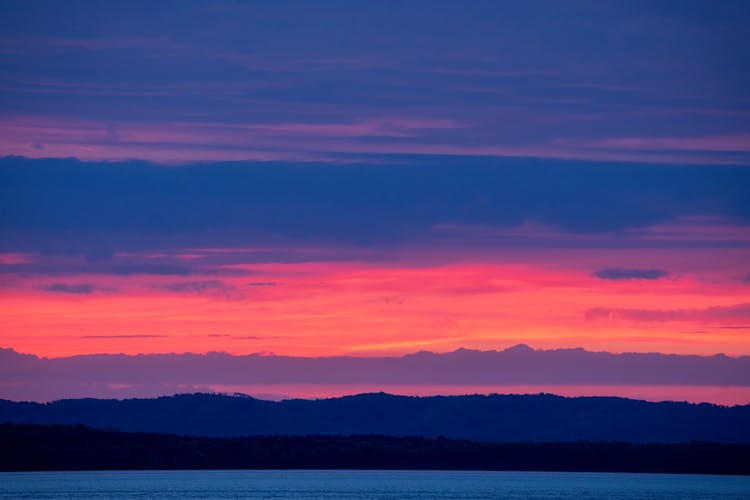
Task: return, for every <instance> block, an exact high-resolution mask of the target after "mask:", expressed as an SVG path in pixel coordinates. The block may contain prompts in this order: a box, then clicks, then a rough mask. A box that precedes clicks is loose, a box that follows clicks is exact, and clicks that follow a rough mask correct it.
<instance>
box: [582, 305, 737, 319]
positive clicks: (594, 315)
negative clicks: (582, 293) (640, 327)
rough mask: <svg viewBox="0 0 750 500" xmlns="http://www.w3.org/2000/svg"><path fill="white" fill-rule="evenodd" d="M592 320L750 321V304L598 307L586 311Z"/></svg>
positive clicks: (586, 314) (588, 317) (587, 316)
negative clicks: (702, 306)
mask: <svg viewBox="0 0 750 500" xmlns="http://www.w3.org/2000/svg"><path fill="white" fill-rule="evenodd" d="M585 316H586V318H587V319H590V320H600V319H604V320H607V319H609V320H629V321H697V322H711V321H718V322H722V321H723V322H733V321H742V322H746V321H750V303H743V304H734V305H730V306H713V307H706V308H703V309H609V308H604V307H597V308H593V309H589V310H588V311H586V313H585Z"/></svg>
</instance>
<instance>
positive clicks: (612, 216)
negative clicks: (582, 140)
mask: <svg viewBox="0 0 750 500" xmlns="http://www.w3.org/2000/svg"><path fill="white" fill-rule="evenodd" d="M392 161H394V162H395V163H394V164H393V165H389V166H388V168H383V166H382V165H364V164H362V165H356V166H354V165H330V164H317V163H316V164H308V165H300V164H294V163H282V162H279V163H275V164H267V163H257V162H256V163H237V164H225V163H213V164H204V165H191V166H183V167H181V168H170V169H165V168H161V167H157V166H154V165H150V164H146V163H139V162H125V163H116V164H101V163H87V162H78V161H73V160H24V159H18V158H5V159H0V213H7V214H13V217H3V218H0V234H2V235H3V238H2V241H0V251H5V252H19V251H29V252H35V251H36V252H42V251H48V250H49V249H55V248H68V247H70V248H78V249H81V251H82V252H83V251H86V250H88V249H90V248H96V247H101V246H102V245H103V244H105V243H106V246H107V247H108V248H115V249H118V250H121V249H123V248H124V249H128V248H129V249H150V250H163V249H164V248H175V247H182V248H205V247H207V246H210V247H214V248H217V247H223V248H227V247H235V248H236V247H238V246H245V247H247V248H252V247H257V246H258V243H259V242H264V243H266V242H267V243H273V242H283V243H284V244H285V245H286V246H287V247H288V248H293V247H295V246H296V247H297V248H301V247H303V246H304V245H300V244H305V243H306V244H307V245H308V246H309V244H310V242H311V241H315V242H316V243H325V244H328V243H338V244H345V245H348V246H350V247H351V246H360V247H362V246H365V245H367V246H372V245H391V244H393V243H397V242H401V241H405V240H406V241H410V242H416V243H431V242H432V241H433V240H434V239H440V238H442V239H445V238H446V237H450V238H454V239H460V240H463V241H467V242H468V243H472V242H474V241H473V240H477V239H481V238H482V236H481V235H480V236H476V237H475V236H473V235H471V234H465V233H462V234H449V235H446V234H444V233H440V234H437V233H438V232H436V231H435V230H434V228H436V227H446V225H447V226H450V227H490V228H513V227H519V226H521V225H522V224H524V223H525V222H527V221H530V220H531V221H535V222H538V223H539V224H541V225H544V226H546V227H552V228H555V229H557V230H558V232H559V233H560V234H563V235H566V234H571V233H572V234H576V235H593V234H596V235H610V234H612V233H617V234H624V236H628V235H629V234H630V233H627V232H628V231H632V230H633V229H634V228H644V227H652V226H654V225H656V224H660V223H662V224H663V223H665V222H668V221H675V220H678V219H679V217H680V216H684V215H689V214H695V213H704V214H712V215H714V216H716V217H717V220H733V221H736V222H735V223H736V224H738V225H741V224H743V223H744V224H747V222H749V221H750V205H748V204H747V203H745V200H746V199H747V197H748V196H750V194H748V192H747V188H745V187H744V186H750V169H736V168H725V167H718V166H712V167H690V166H684V167H681V168H679V169H675V168H671V167H659V166H653V165H649V166H648V168H646V167H645V166H638V165H622V164H612V163H581V164H578V163H576V164H569V163H567V162H559V161H551V160H550V161H541V160H535V161H531V160H524V159H506V160H493V159H487V158H459V159H450V158H436V157H419V158H415V157H408V158H406V157H405V158H392ZM141 186H149V189H148V190H143V189H141ZM21 193H23V195H21ZM520 193H523V195H520ZM604 193H606V195H605V194H604ZM71 199H75V200H77V201H76V203H71V202H70V200H71ZM156 214H158V216H157V215H156ZM71 221H75V223H74V224H73V223H72V222H71ZM741 227H744V228H745V232H744V233H742V234H739V236H742V235H743V234H744V238H745V239H744V240H743V239H742V238H739V239H738V237H737V235H734V236H733V237H732V238H730V236H732V235H726V236H724V238H725V239H722V240H720V241H711V244H713V245H725V246H730V245H734V246H737V245H740V244H745V245H747V244H748V241H747V240H748V238H747V235H748V231H747V226H746V225H745V226H741ZM671 234H672V233H665V234H664V235H663V238H660V239H658V240H648V241H649V242H650V244H654V245H657V244H659V245H669V244H679V245H681V246H685V245H688V244H690V243H691V242H692V241H694V240H700V241H698V243H700V244H704V245H705V244H706V243H705V242H704V241H703V240H701V236H700V235H699V234H692V233H691V234H687V235H686V234H684V233H679V234H674V236H673V237H672V236H670V235H671ZM636 236H638V235H636ZM507 239H508V241H509V242H510V243H514V242H517V241H519V240H523V242H524V243H525V244H527V245H531V246H534V245H536V246H544V247H545V248H546V247H548V246H549V245H550V242H549V241H541V238H536V240H535V239H534V238H531V237H524V238H518V237H513V235H511V237H509V238H507ZM641 239H643V238H641ZM714 239H715V238H714ZM485 240H486V238H485ZM562 240H563V243H564V244H566V245H570V244H573V243H575V242H573V241H572V240H570V239H569V238H568V239H566V238H562ZM103 242H104V243H103ZM628 243H632V238H631V239H623V241H619V240H617V239H615V238H612V241H611V242H610V243H606V242H605V243H603V244H601V243H597V244H600V245H609V246H612V247H617V246H623V245H625V244H628ZM481 244H486V243H484V242H481ZM514 244H518V243H514ZM71 266H72V267H73V269H72V270H73V271H76V272H80V273H96V272H101V273H109V274H118V275H132V274H155V275H189V274H191V273H196V274H197V273H204V271H205V272H206V273H207V272H208V271H211V270H196V269H195V265H194V264H190V265H188V264H186V263H185V262H182V263H177V262H174V261H170V260H163V261H162V260H158V259H151V260H127V259H117V258H114V259H109V260H107V261H101V262H100V261H96V262H94V261H91V262H85V263H84V262H78V263H72V264H71ZM55 268H59V266H52V269H49V268H47V269H39V268H38V266H37V265H35V264H33V263H31V264H27V265H26V267H25V268H24V266H23V265H17V266H14V269H17V270H18V271H19V272H25V271H26V272H34V271H39V272H53V271H54V269H55ZM212 271H213V272H216V273H217V274H219V273H220V272H221V270H220V269H213V270H212Z"/></svg>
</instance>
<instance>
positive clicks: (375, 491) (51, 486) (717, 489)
mask: <svg viewBox="0 0 750 500" xmlns="http://www.w3.org/2000/svg"><path fill="white" fill-rule="evenodd" d="M0 498H3V499H4V498H13V499H16V498H33V499H46V498H50V499H52V498H54V499H71V500H73V499H75V500H77V499H115V498H117V499H152V498H164V499H172V498H173V499H186V498H188V499H189V498H215V499H226V498H251V499H257V498H294V499H344V498H346V499H356V500H360V499H361V500H364V499H423V498H430V499H432V498H435V499H448V498H450V499H462V498H503V499H526V498H540V499H541V498H556V499H557V498H575V499H576V500H586V499H594V498H596V499H599V498H608V499H703V498H712V499H713V498H721V499H724V498H733V499H735V498H736V499H740V498H750V477H738V476H706V475H673V474H622V473H616V474H613V473H585V472H472V471H461V472H457V471H296V470H295V471H282V470H261V471H258V470H254V471H233V470H219V471H114V472H112V471H104V472H4V473H0Z"/></svg>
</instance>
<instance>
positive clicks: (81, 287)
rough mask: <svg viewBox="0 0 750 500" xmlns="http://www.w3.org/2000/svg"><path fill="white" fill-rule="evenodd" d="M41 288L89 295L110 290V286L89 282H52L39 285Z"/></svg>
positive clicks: (56, 291)
mask: <svg viewBox="0 0 750 500" xmlns="http://www.w3.org/2000/svg"><path fill="white" fill-rule="evenodd" d="M39 288H40V290H44V291H45V292H52V293H70V294H79V295H89V294H92V293H94V292H110V291H112V290H111V289H109V288H101V287H98V286H96V285H92V284H89V283H51V284H49V285H42V286H40V287H39Z"/></svg>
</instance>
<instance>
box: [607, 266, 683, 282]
mask: <svg viewBox="0 0 750 500" xmlns="http://www.w3.org/2000/svg"><path fill="white" fill-rule="evenodd" d="M593 275H594V276H596V277H597V278H601V279H603V280H658V279H659V278H666V277H667V276H669V272H667V271H663V270H661V269H625V268H617V267H611V268H607V269H600V270H598V271H594V273H593Z"/></svg>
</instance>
